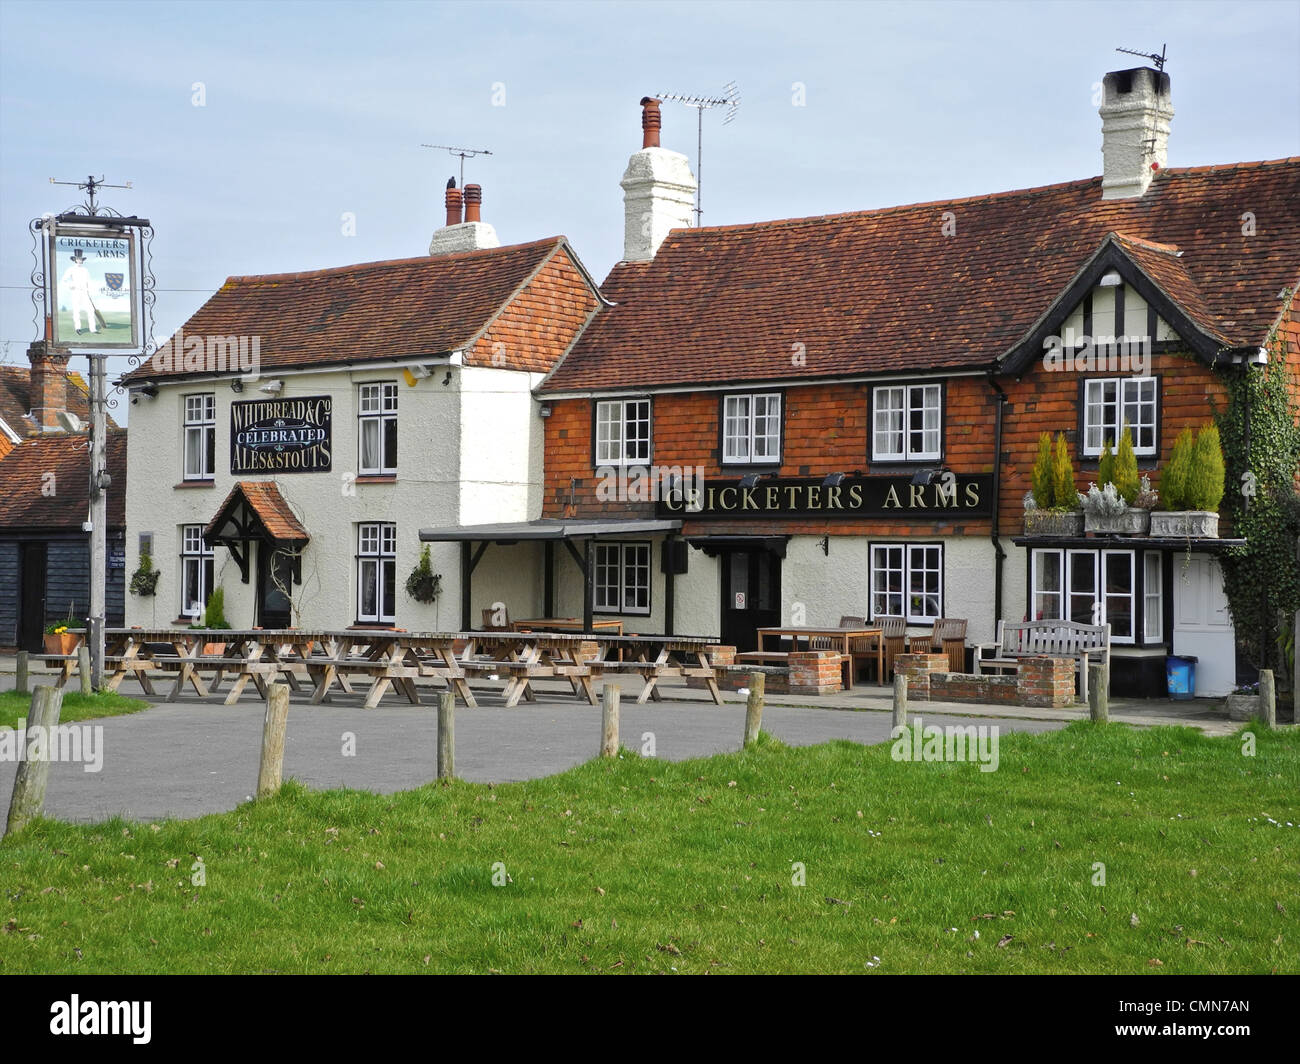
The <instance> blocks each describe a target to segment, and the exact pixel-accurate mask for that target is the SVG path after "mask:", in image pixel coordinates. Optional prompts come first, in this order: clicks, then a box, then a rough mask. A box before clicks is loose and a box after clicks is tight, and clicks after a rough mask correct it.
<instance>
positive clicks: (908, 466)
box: [868, 455, 946, 473]
mask: <svg viewBox="0 0 1300 1064" xmlns="http://www.w3.org/2000/svg"><path fill="white" fill-rule="evenodd" d="M944 461H946V459H945V458H944V457H943V455H939V456H937V457H935V458H871V459H869V460H868V465H872V466H885V467H886V468H888V469H889V471H890V472H891V473H905V472H917V471H919V470H921V469H931V468H933V467H934V466H937V465H942V464H943V463H944Z"/></svg>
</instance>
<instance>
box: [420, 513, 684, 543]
mask: <svg viewBox="0 0 1300 1064" xmlns="http://www.w3.org/2000/svg"><path fill="white" fill-rule="evenodd" d="M681 527H682V522H681V521H680V520H673V519H653V520H644V521H593V520H586V521H584V520H555V519H553V518H551V519H542V520H537V521H506V522H503V523H500V524H491V525H456V526H451V527H447V528H422V529H420V539H421V541H422V542H425V543H442V542H461V543H516V542H518V541H520V540H524V539H537V540H545V539H551V540H556V539H559V540H575V539H599V538H601V537H603V536H618V535H627V534H633V533H636V534H640V535H646V534H652V535H653V534H656V533H657V534H665V535H666V534H668V533H672V532H680V531H681Z"/></svg>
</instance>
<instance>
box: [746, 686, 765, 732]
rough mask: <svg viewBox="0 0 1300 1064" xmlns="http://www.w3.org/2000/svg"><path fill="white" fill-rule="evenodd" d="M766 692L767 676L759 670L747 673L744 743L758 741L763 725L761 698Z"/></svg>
mask: <svg viewBox="0 0 1300 1064" xmlns="http://www.w3.org/2000/svg"><path fill="white" fill-rule="evenodd" d="M766 693H767V677H766V676H765V675H764V674H763V673H761V672H751V673H750V674H749V697H748V698H747V699H745V745H746V746H753V745H754V744H755V743H756V742H758V733H759V731H760V730H762V727H763V698H764V695H765V694H766Z"/></svg>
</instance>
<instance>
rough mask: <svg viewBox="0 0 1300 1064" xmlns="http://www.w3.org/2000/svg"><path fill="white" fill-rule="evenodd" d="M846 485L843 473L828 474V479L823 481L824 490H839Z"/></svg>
mask: <svg viewBox="0 0 1300 1064" xmlns="http://www.w3.org/2000/svg"><path fill="white" fill-rule="evenodd" d="M843 483H844V474H843V473H827V474H826V479H825V480H823V481H822V487H823V488H838V487H839V486H840V485H841V484H843Z"/></svg>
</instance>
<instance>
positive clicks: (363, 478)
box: [352, 473, 397, 484]
mask: <svg viewBox="0 0 1300 1064" xmlns="http://www.w3.org/2000/svg"><path fill="white" fill-rule="evenodd" d="M352 483H354V484H396V483H397V474H396V473H361V474H358V476H357V477H356V479H355V480H353V482H352Z"/></svg>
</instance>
